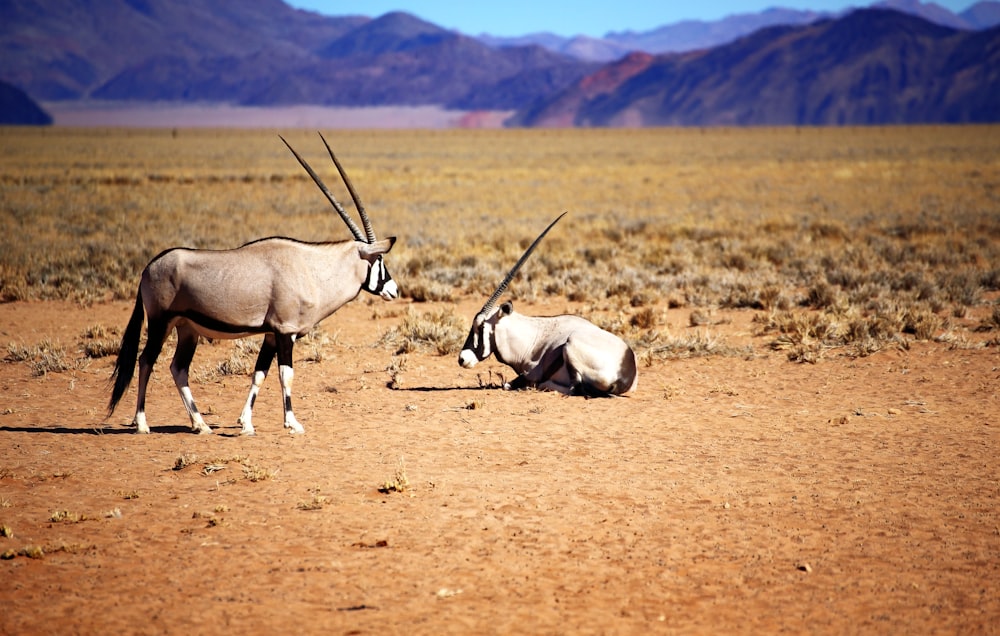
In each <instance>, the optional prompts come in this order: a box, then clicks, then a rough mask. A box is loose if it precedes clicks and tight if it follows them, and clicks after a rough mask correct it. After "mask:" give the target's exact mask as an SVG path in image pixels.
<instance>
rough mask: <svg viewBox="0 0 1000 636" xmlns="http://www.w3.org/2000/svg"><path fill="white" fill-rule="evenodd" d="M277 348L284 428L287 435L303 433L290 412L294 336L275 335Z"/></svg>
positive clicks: (303, 430)
mask: <svg viewBox="0 0 1000 636" xmlns="http://www.w3.org/2000/svg"><path fill="white" fill-rule="evenodd" d="M275 339H276V344H277V347H278V380H280V381H281V404H282V407H283V408H284V410H285V428H287V429H288V432H289V433H305V432H306V430H305V429H304V428H302V425H301V424H299V421H298V420H297V419H295V414H294V413H293V412H292V380H294V379H295V371H293V370H292V347H293V346H294V345H295V334H276V335H275Z"/></svg>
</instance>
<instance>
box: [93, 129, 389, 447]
mask: <svg viewBox="0 0 1000 636" xmlns="http://www.w3.org/2000/svg"><path fill="white" fill-rule="evenodd" d="M320 138H321V139H323V136H322V134H321V135H320ZM281 140H282V141H284V142H285V145H286V146H288V149H289V150H291V151H292V154H293V155H295V158H296V159H298V161H299V163H300V164H302V167H303V168H305V169H306V172H308V173H309V176H311V177H312V179H313V181H315V182H316V185H317V186H319V189H320V190H321V191H322V192H323V194H325V195H326V198H327V199H328V200H329V201H330V203H331V204H332V205H333V207H334V209H336V210H337V213H338V214H340V217H341V218H342V219H343V220H344V222H345V223H346V224H347V227H348V229H350V231H351V233H352V234H353V235H354V240H353V241H339V242H328V243H306V242H303V241H297V240H295V239H291V238H285V237H271V238H265V239H260V240H257V241H252V242H250V243H247V244H245V245H243V246H242V247H238V248H236V249H231V250H196V249H188V248H183V247H175V248H171V249H168V250H166V251H164V252H162V253H160V254H159V255H158V256H157V257H156V258H154V259H153V260H152V261H150V263H149V264H148V265H146V268H145V269H144V270H143V271H142V278H141V280H140V282H139V291H138V293H136V297H135V309H133V310H132V317H131V319H130V320H129V323H128V327H126V329H125V335H124V336H123V337H122V343H121V350H120V352H119V353H118V361H117V362H116V363H115V370H114V373H113V374H112V376H111V379H112V380H113V381H114V388H113V390H112V393H111V400H110V402H109V403H108V416H109V417H110V416H111V414H112V413H114V410H115V407H116V406H117V405H118V402H119V401H120V400H121V398H122V396H123V395H124V394H125V391H126V389H128V385H129V383H130V382H131V381H132V374H133V373H134V371H135V362H136V355H137V354H138V352H139V336H140V333H141V331H142V322H143V308H145V313H146V334H147V338H146V346H145V348H144V349H143V350H142V355H139V385H138V392H139V396H138V400H137V402H136V409H135V419H134V421H133V424H134V425H135V427H136V432H138V433H148V432H149V426H148V425H147V424H146V412H145V409H146V388H147V385H148V382H149V375H150V373H151V372H152V370H153V364H154V363H155V362H156V358H157V357H158V356H159V355H160V349H161V348H162V347H163V342H164V340H165V339H166V337H167V334H168V333H169V332H170V330H171V329H176V330H177V350H176V352H175V353H174V359H173V362H172V363H171V365H170V371H171V373H172V374H173V376H174V382H175V383H176V384H177V390H178V391H180V394H181V400H182V401H183V402H184V408H185V409H186V410H187V413H188V415H189V416H190V418H191V429H192V430H194V431H196V432H198V433H211V432H212V429H210V428H209V427H208V426H207V425H206V424H205V420H204V419H203V418H202V416H201V413H199V412H198V407H196V406H195V403H194V399H193V398H192V396H191V389H190V387H189V386H188V367H189V366H190V365H191V359H192V357H193V356H194V352H195V348H197V346H198V338H199V336H204V337H206V338H227V339H232V338H245V337H247V336H252V335H254V334H264V341H263V343H262V344H261V347H260V354H259V355H258V356H257V363H256V365H255V369H254V373H253V378H252V380H251V384H250V394H249V395H248V396H247V401H246V405H245V406H244V407H243V411H242V413H241V414H240V417H239V420H238V421H239V423H240V424H241V425H242V431H241V432H242V434H244V435H253V434H254V428H253V423H252V415H253V405H254V401H255V400H256V398H257V393H258V391H260V386H261V383H263V381H264V378H265V377H266V376H267V372H268V369H269V368H270V367H271V362H272V361H273V360H274V357H275V355H277V358H278V378H279V380H280V382H281V391H282V397H283V400H282V405H283V407H284V412H285V428H286V429H288V430H289V431H290V432H292V433H302V432H304V429H303V428H302V425H301V424H299V422H298V421H297V420H296V419H295V415H294V414H293V413H292V378H293V377H294V372H293V371H292V346H293V345H294V343H295V339H296V338H298V337H300V336H304V335H306V334H308V333H309V332H310V330H312V328H313V327H314V326H315V325H316V324H317V323H319V322H320V321H321V320H323V319H324V318H326V317H327V316H329V315H330V314H332V313H333V312H335V311H337V309H339V308H340V307H341V306H343V305H344V304H345V303H347V302H349V301H351V300H353V299H354V298H355V297H356V296H357V295H358V293H359V292H360V291H361V290H362V289H363V290H365V291H367V292H370V293H372V294H378V295H379V296H381V297H382V298H384V299H386V300H390V299H392V298H395V297H396V294H397V290H396V283H395V282H394V281H393V280H392V278H391V277H390V276H389V272H388V271H387V270H386V268H385V264H384V263H383V262H382V255H383V254H385V253H386V252H388V251H389V250H390V249H392V245H393V243H395V241H396V238H395V237H390V238H387V239H382V240H376V238H375V233H374V231H372V226H371V222H370V221H369V220H368V215H367V214H366V213H365V208H364V205H362V203H361V199H360V198H359V197H358V194H357V192H356V191H355V190H354V186H353V185H352V184H351V181H350V179H348V177H347V174H346V173H345V172H344V169H343V168H342V167H341V165H340V162H339V161H338V160H337V157H336V156H334V154H333V151H332V150H331V149H330V145H329V144H327V143H326V139H323V144H324V145H325V146H326V149H327V152H329V153H330V158H331V159H333V163H334V165H336V167H337V171H338V172H339V173H340V176H341V178H342V179H343V180H344V184H345V185H346V186H347V190H348V192H350V194H351V198H352V199H354V204H355V206H356V207H357V209H358V214H359V215H360V216H361V221H362V223H363V225H364V228H365V231H364V234H362V233H361V230H359V229H358V226H357V225H355V223H354V221H352V220H351V218H350V217H349V216H348V215H347V212H345V211H344V208H343V206H341V205H340V203H339V202H338V201H337V200H336V199H335V198H334V196H333V194H332V193H331V192H330V190H328V189H327V187H326V186H325V185H324V184H323V182H322V181H321V180H320V178H319V176H317V174H316V173H315V172H314V171H313V169H312V168H311V167H310V166H309V164H308V163H306V161H305V160H304V159H303V158H302V157H301V156H299V154H298V153H297V152H295V149H294V148H292V147H291V146H290V145H289V144H288V142H287V141H285V139H284V137H282V138H281Z"/></svg>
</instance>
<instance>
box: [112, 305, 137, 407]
mask: <svg viewBox="0 0 1000 636" xmlns="http://www.w3.org/2000/svg"><path fill="white" fill-rule="evenodd" d="M144 317H145V316H144V312H143V308H142V290H140V291H138V292H137V293H136V295H135V308H134V309H132V317H131V318H129V321H128V326H127V327H125V335H124V336H122V342H121V346H120V347H119V348H118V360H117V361H116V362H115V370H114V371H113V372H112V373H111V379H110V380H109V382H114V388H113V389H112V391H111V400H110V401H108V417H111V414H112V413H114V412H115V408H116V407H117V406H118V403H119V402H120V401H121V399H122V397H123V396H124V395H125V391H127V390H128V385H129V384H131V383H132V376H133V375H135V360H136V357H137V356H138V355H139V339H140V337H141V336H142V321H143V318H144Z"/></svg>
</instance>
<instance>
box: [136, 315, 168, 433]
mask: <svg viewBox="0 0 1000 636" xmlns="http://www.w3.org/2000/svg"><path fill="white" fill-rule="evenodd" d="M166 337H167V325H166V324H165V323H163V322H162V321H160V320H157V319H155V318H154V317H152V316H150V317H149V321H148V322H147V324H146V346H145V347H143V349H142V353H141V354H139V377H138V381H137V384H136V400H135V417H134V418H133V419H132V424H133V425H135V432H136V433H148V432H149V425H148V424H147V423H146V387H148V386H149V376H150V375H151V374H152V373H153V365H154V364H156V359H157V358H159V357H160V351H161V350H162V349H163V341H164V340H166Z"/></svg>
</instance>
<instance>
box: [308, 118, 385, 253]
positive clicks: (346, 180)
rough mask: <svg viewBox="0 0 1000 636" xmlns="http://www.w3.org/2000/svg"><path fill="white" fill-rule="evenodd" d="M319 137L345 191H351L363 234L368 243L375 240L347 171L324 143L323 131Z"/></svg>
mask: <svg viewBox="0 0 1000 636" xmlns="http://www.w3.org/2000/svg"><path fill="white" fill-rule="evenodd" d="M319 138H320V139H322V140H323V145H324V146H326V151H327V152H329V153H330V158H331V159H333V165H335V166H337V172H339V173H340V178H341V179H343V180H344V185H346V186H347V191H348V192H350V193H351V198H352V199H354V207H356V208H357V209H358V214H359V215H361V224H362V225H364V226H365V235H366V236H367V237H368V242H369V243H374V242H375V230H373V229H372V222H371V221H369V220H368V213H367V212H365V205H364V204H363V203H361V197H359V196H358V191H357V190H355V189H354V184H353V183H351V180H350V179H349V178H348V177H347V173H346V172H344V168H343V166H341V165H340V161H338V160H337V157H336V156H335V155H334V154H333V150H331V149H330V144H328V143H326V138H325V137H324V136H323V133H319Z"/></svg>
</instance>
